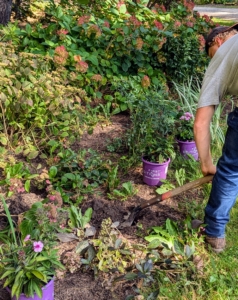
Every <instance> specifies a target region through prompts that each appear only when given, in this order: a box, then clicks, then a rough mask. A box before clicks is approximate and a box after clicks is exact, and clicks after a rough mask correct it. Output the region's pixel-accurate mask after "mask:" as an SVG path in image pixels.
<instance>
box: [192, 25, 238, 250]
mask: <svg viewBox="0 0 238 300" xmlns="http://www.w3.org/2000/svg"><path fill="white" fill-rule="evenodd" d="M237 33H238V23H237V24H235V25H233V26H231V27H226V26H220V27H216V28H214V29H213V30H212V32H211V33H210V34H209V35H208V36H207V38H206V39H205V40H206V42H205V50H206V53H207V54H208V55H209V57H210V58H211V61H210V63H209V66H208V68H207V70H206V73H205V76H204V79H203V83H202V88H201V92H200V95H199V101H198V107H197V111H196V116H195V121H194V136H195V141H196V146H197V149H198V154H199V159H200V165H201V170H202V173H203V175H204V176H205V175H208V174H215V175H214V177H213V180H212V189H211V193H210V196H209V200H208V203H207V206H206V208H205V217H204V222H202V221H199V220H193V221H192V227H193V228H199V227H200V226H201V225H202V224H206V226H205V231H204V233H205V242H206V243H207V244H209V245H210V246H211V248H212V250H214V251H215V252H216V253H220V252H222V251H223V250H224V249H225V245H226V240H225V228H226V224H227V223H228V221H229V218H230V217H229V215H230V210H231V208H232V207H233V205H234V204H235V201H236V197H237V195H238V103H237V107H236V108H235V109H234V110H233V111H232V112H230V113H229V115H228V119H227V125H228V129H227V132H226V136H225V142H224V145H223V149H222V155H221V157H220V158H219V160H218V163H217V166H215V165H214V164H213V161H212V156H211V151H210V141H211V136H210V123H211V120H212V117H213V114H214V111H215V109H216V107H217V106H218V104H219V103H220V102H221V100H222V98H223V97H224V96H225V95H235V96H238V34H237Z"/></svg>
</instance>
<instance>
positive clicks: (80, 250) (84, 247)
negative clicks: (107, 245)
mask: <svg viewBox="0 0 238 300" xmlns="http://www.w3.org/2000/svg"><path fill="white" fill-rule="evenodd" d="M88 247H89V242H88V241H81V242H80V243H78V245H77V247H76V250H75V252H76V253H79V254H81V253H83V252H85V251H86V250H87V249H88Z"/></svg>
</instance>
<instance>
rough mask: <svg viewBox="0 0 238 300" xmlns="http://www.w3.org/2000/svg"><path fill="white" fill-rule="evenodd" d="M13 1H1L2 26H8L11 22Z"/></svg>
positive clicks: (0, 20)
mask: <svg viewBox="0 0 238 300" xmlns="http://www.w3.org/2000/svg"><path fill="white" fill-rule="evenodd" d="M11 11H12V0H0V24H3V25H7V23H8V22H9V21H10V16H11Z"/></svg>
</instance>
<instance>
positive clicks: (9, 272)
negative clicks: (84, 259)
mask: <svg viewBox="0 0 238 300" xmlns="http://www.w3.org/2000/svg"><path fill="white" fill-rule="evenodd" d="M1 200H2V202H3V205H4V209H5V212H6V215H7V219H8V223H9V227H8V228H6V231H8V232H7V234H6V235H4V234H3V235H1V237H0V239H1V240H2V243H1V246H0V279H1V280H3V281H4V287H6V288H7V289H8V290H9V291H10V292H11V296H12V299H14V300H15V299H28V298H29V299H34V300H38V299H42V300H44V298H45V299H50V300H53V299H54V289H53V283H52V281H53V279H54V276H55V273H56V269H59V268H60V269H64V266H63V265H62V264H61V263H60V261H59V258H58V255H57V249H55V246H56V234H55V233H56V228H57V226H59V224H58V222H57V216H56V215H57V213H56V211H57V207H53V206H52V205H46V204H42V203H41V202H37V203H35V204H34V205H33V206H32V208H31V209H30V210H29V211H27V212H26V213H25V214H24V216H23V220H22V221H21V222H20V223H19V224H18V226H17V227H15V226H14V222H13V220H12V217H11V215H10V212H9V210H8V207H7V205H6V202H5V199H4V198H3V197H1ZM29 232H31V234H29ZM47 288H48V289H47ZM49 293H50V295H49Z"/></svg>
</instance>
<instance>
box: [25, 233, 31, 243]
mask: <svg viewBox="0 0 238 300" xmlns="http://www.w3.org/2000/svg"><path fill="white" fill-rule="evenodd" d="M30 238H31V236H30V234H28V235H27V236H26V237H25V238H24V242H27V241H29V239H30Z"/></svg>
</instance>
